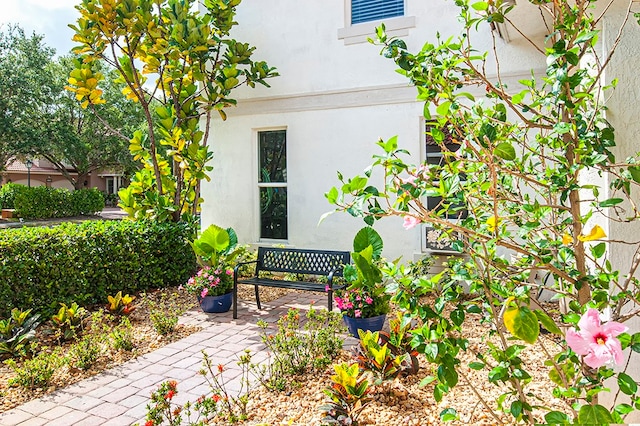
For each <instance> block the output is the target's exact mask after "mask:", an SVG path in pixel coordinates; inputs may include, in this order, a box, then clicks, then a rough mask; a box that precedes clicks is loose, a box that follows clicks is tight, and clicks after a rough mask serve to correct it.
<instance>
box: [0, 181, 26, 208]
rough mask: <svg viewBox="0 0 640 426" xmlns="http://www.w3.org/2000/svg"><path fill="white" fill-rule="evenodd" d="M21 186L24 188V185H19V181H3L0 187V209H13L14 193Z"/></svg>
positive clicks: (18, 190)
mask: <svg viewBox="0 0 640 426" xmlns="http://www.w3.org/2000/svg"><path fill="white" fill-rule="evenodd" d="M22 188H26V186H24V185H20V184H19V183H13V182H9V183H5V184H4V185H2V187H1V188H0V208H2V209H14V208H15V207H14V201H15V199H16V195H17V194H18V192H20V190H21V189H22Z"/></svg>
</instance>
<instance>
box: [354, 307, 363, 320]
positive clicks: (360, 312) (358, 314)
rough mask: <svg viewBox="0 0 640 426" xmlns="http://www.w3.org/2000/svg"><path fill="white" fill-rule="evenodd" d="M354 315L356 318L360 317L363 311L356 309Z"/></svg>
mask: <svg viewBox="0 0 640 426" xmlns="http://www.w3.org/2000/svg"><path fill="white" fill-rule="evenodd" d="M353 315H354V316H355V317H356V318H360V317H361V316H362V311H361V310H360V309H356V310H355V311H354V312H353Z"/></svg>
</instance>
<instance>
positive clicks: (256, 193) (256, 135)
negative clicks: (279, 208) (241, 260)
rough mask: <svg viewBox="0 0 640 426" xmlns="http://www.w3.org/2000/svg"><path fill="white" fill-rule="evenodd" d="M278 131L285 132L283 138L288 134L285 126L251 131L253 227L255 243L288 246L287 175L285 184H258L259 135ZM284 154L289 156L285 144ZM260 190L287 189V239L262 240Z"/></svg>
mask: <svg viewBox="0 0 640 426" xmlns="http://www.w3.org/2000/svg"><path fill="white" fill-rule="evenodd" d="M278 131H284V132H285V138H286V137H287V136H288V134H289V130H288V128H287V127H286V126H277V127H261V128H255V129H253V140H254V143H255V145H254V152H255V157H254V158H255V160H254V167H253V173H254V183H255V184H256V186H255V190H254V200H256V207H255V212H256V215H255V220H254V226H255V230H256V234H255V235H256V238H255V241H256V242H258V243H272V244H288V242H289V237H290V235H289V218H290V211H289V204H290V203H289V191H288V186H289V183H288V182H289V181H288V175H287V181H285V182H260V177H261V176H260V133H263V132H278ZM285 153H286V154H287V157H288V156H289V144H288V143H287V144H286V147H285ZM262 188H287V238H283V239H277V238H262V235H261V234H262V214H261V212H260V190H261V189H262Z"/></svg>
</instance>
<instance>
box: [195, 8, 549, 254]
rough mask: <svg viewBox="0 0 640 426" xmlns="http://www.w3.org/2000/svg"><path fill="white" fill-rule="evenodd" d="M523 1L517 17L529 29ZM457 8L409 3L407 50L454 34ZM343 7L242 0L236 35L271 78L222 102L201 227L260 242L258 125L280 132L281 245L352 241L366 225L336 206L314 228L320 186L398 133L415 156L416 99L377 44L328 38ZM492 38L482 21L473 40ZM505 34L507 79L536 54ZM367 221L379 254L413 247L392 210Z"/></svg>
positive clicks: (418, 131) (354, 169) (418, 133)
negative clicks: (283, 168) (285, 202)
mask: <svg viewBox="0 0 640 426" xmlns="http://www.w3.org/2000/svg"><path fill="white" fill-rule="evenodd" d="M526 7H528V6H524V7H523V9H522V12H521V13H520V16H521V18H519V19H524V20H525V21H526V22H527V24H528V25H532V22H534V19H530V17H529V15H530V14H528V12H527V10H525V8H526ZM455 13H456V8H455V7H454V5H453V4H452V3H450V2H437V3H428V4H427V2H423V1H419V0H407V2H406V16H410V17H414V18H415V27H413V28H410V29H408V30H405V31H406V34H407V36H405V37H402V38H403V39H404V40H405V41H406V42H407V44H408V46H409V49H411V50H413V51H416V50H419V49H420V48H421V47H422V46H423V44H424V43H425V42H426V41H431V42H435V41H436V38H435V37H436V33H438V32H440V33H441V36H442V37H443V38H447V37H448V36H449V35H452V34H455V33H456V32H457V31H456V27H457V26H458V25H459V24H458V22H457V18H456V16H455ZM345 15H346V12H345V1H344V0H327V1H324V2H289V1H284V0H261V1H259V2H256V1H250V0H247V1H245V2H243V3H242V4H241V5H240V7H239V8H238V15H237V19H236V21H238V22H239V26H238V27H236V28H235V29H234V32H233V35H234V37H235V38H236V39H237V40H239V41H243V42H249V43H251V44H253V45H255V46H256V47H257V50H256V53H255V58H256V59H260V60H266V61H267V62H268V63H269V64H270V65H271V66H275V67H277V69H278V72H279V73H280V75H281V76H280V77H277V78H274V79H271V80H269V84H271V86H272V87H271V89H267V88H262V87H259V88H257V89H255V90H252V89H248V88H242V89H240V90H239V91H237V92H235V93H234V95H233V96H234V98H236V99H238V107H236V108H231V109H228V110H227V114H228V116H229V118H228V119H227V121H225V122H222V121H221V120H216V121H215V122H214V123H213V128H212V132H211V138H210V144H211V145H212V147H213V151H214V153H215V159H214V160H213V163H212V164H213V166H214V168H215V169H214V171H213V172H212V173H211V177H212V181H211V182H210V183H203V186H202V194H203V197H204V199H205V203H204V205H203V213H202V224H203V226H205V227H206V226H208V225H209V224H211V223H216V224H219V225H221V226H225V227H226V226H232V227H233V228H234V229H235V230H236V231H237V233H238V235H239V238H240V240H241V241H242V242H244V243H261V241H259V226H258V220H259V219H258V218H259V214H258V213H259V206H258V188H257V181H258V176H257V170H258V166H257V131H260V130H270V129H286V130H287V167H288V170H287V174H288V197H289V208H288V212H289V239H288V241H286V242H284V243H286V244H289V245H292V246H296V247H310V248H327V249H346V250H348V249H350V248H351V242H352V240H353V236H354V235H355V233H356V232H357V230H358V229H359V228H360V227H362V226H364V222H362V220H359V219H356V218H352V217H351V216H349V215H348V214H346V213H339V214H338V213H336V214H334V215H332V216H330V217H328V218H327V219H326V220H325V221H324V222H323V223H322V224H321V225H320V226H319V227H318V226H317V223H318V220H319V218H320V217H321V215H322V214H323V213H325V212H327V211H329V210H331V205H330V204H329V203H328V202H327V201H326V199H325V198H324V195H323V194H324V193H325V192H327V191H328V190H329V189H330V188H331V187H332V186H336V185H338V184H339V181H338V179H337V177H336V172H337V171H340V172H342V173H343V175H344V176H345V177H351V176H353V175H355V174H358V173H361V172H362V171H363V169H364V168H365V167H366V166H367V165H368V164H370V162H371V156H372V155H373V154H379V153H381V152H382V151H381V150H380V149H379V148H378V147H377V146H376V145H375V142H376V141H377V140H378V139H379V138H383V139H385V140H386V139H388V138H389V137H391V136H393V135H398V136H399V143H400V145H401V147H403V148H405V149H408V150H409V151H410V152H411V153H412V155H413V158H412V162H418V161H420V160H421V155H422V150H423V147H422V141H423V138H424V135H423V134H422V131H423V127H422V126H423V121H422V119H421V115H422V104H421V103H419V102H416V101H415V96H416V90H415V88H413V87H411V86H409V85H408V80H407V79H406V78H404V77H402V76H400V75H399V74H397V73H396V72H395V69H396V65H395V64H394V63H393V62H392V61H391V60H389V59H385V58H383V57H381V56H380V55H379V51H380V48H379V47H377V46H373V45H371V44H369V43H366V42H364V43H356V44H345V40H344V39H340V38H339V37H338V33H339V31H341V30H343V28H344V27H345V26H346V22H345ZM534 27H535V26H534ZM540 28H542V27H541V26H540ZM491 35H492V34H491V31H490V30H489V28H488V27H483V28H481V30H480V32H479V34H477V35H475V36H474V37H475V41H476V44H475V46H478V48H480V49H485V48H486V49H489V48H490V46H491V39H492V37H491ZM372 36H373V34H372ZM511 36H512V38H511V42H510V43H506V42H504V41H503V40H500V39H498V45H499V49H500V50H499V56H500V58H501V68H500V70H501V72H502V73H503V75H504V76H505V78H507V79H509V80H511V81H512V82H513V83H514V84H515V83H516V82H517V80H518V79H519V78H524V77H527V76H528V75H529V73H530V69H531V68H536V69H541V68H543V67H544V58H543V57H542V56H541V55H539V54H538V53H536V52H534V50H533V49H531V48H530V47H525V43H524V41H523V40H522V39H521V38H519V37H518V36H517V34H516V35H514V34H511ZM492 69H495V67H493V66H491V65H489V66H488V70H492ZM478 90H480V91H482V90H483V89H482V88H479V89H478ZM375 183H376V184H379V183H380V182H379V181H377V182H375ZM376 229H378V231H379V232H380V233H381V235H382V236H383V238H384V240H385V250H384V255H385V256H386V257H388V258H396V257H398V256H403V257H404V258H405V259H407V260H408V259H411V258H413V257H414V256H415V254H416V253H419V252H420V246H421V239H420V232H421V231H420V229H418V228H416V229H414V230H411V231H405V230H404V229H403V228H402V226H401V220H400V219H397V218H394V219H385V220H382V221H379V222H378V223H377V224H376ZM262 243H271V242H270V241H269V242H262Z"/></svg>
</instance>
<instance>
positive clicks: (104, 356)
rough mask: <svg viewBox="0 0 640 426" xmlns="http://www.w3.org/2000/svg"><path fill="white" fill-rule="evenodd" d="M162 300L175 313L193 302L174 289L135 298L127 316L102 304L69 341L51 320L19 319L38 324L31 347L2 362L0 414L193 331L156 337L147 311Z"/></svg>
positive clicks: (90, 310)
mask: <svg viewBox="0 0 640 426" xmlns="http://www.w3.org/2000/svg"><path fill="white" fill-rule="evenodd" d="M166 299H169V300H171V301H172V309H173V310H174V311H175V310H178V311H179V312H184V311H186V310H187V309H190V308H193V307H195V306H196V304H195V300H194V299H193V297H185V295H184V293H183V292H181V291H180V290H178V288H177V287H171V288H168V289H164V290H153V291H150V292H148V293H142V294H139V295H138V297H137V298H136V309H135V311H133V312H131V314H130V315H128V316H118V315H113V314H111V313H110V312H109V311H108V309H107V304H106V303H104V304H99V305H95V306H91V307H88V308H87V314H86V316H85V317H84V318H85V319H84V325H83V328H82V329H77V330H76V332H75V333H74V337H73V338H70V339H60V338H59V333H58V329H59V328H58V325H57V323H56V322H55V321H54V320H48V319H46V318H43V317H42V316H40V317H36V316H34V315H32V314H31V313H28V314H27V315H23V317H24V318H25V321H24V322H25V323H26V321H28V320H29V318H34V319H36V320H38V321H39V323H40V324H39V326H38V327H37V328H36V329H33V330H32V331H33V333H32V338H31V339H30V340H29V342H30V346H28V347H26V348H24V347H23V350H20V351H14V352H13V353H12V354H6V355H4V356H2V357H1V358H2V359H4V360H5V361H7V362H4V363H0V401H2V403H1V404H0V412H1V411H6V410H8V409H10V408H13V407H15V406H17V405H19V404H22V403H25V402H27V401H29V400H31V399H33V398H37V397H39V396H42V395H44V394H46V393H50V392H53V391H54V390H56V389H59V388H63V387H65V386H67V385H69V384H71V383H75V382H77V381H79V380H82V379H84V378H87V377H89V376H92V375H95V374H98V373H100V372H102V371H103V370H105V369H107V368H111V367H113V366H115V365H118V364H120V363H123V362H125V361H127V360H129V359H132V358H135V357H137V356H140V355H142V354H144V353H147V352H150V351H153V350H155V349H158V348H159V347H161V346H163V345H165V344H168V343H170V342H173V341H176V340H179V339H180V338H183V337H186V336H187V335H189V334H191V333H193V332H195V331H197V330H198V328H196V327H194V326H185V325H180V324H178V325H176V326H175V327H174V329H173V330H172V331H171V332H169V333H165V334H161V333H158V332H156V330H155V328H154V326H153V324H152V322H151V320H150V312H151V308H152V307H153V308H157V307H159V306H161V304H162V303H163V300H166ZM18 314H19V313H18V312H16V313H15V315H14V316H18ZM56 315H58V314H56ZM27 328H29V327H27ZM0 347H2V346H1V344H0Z"/></svg>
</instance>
